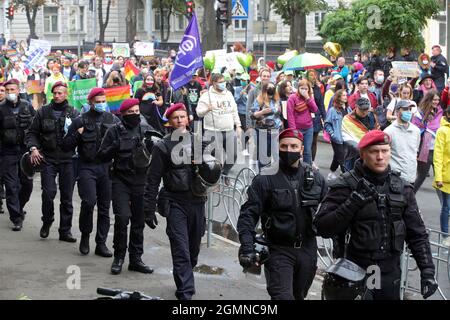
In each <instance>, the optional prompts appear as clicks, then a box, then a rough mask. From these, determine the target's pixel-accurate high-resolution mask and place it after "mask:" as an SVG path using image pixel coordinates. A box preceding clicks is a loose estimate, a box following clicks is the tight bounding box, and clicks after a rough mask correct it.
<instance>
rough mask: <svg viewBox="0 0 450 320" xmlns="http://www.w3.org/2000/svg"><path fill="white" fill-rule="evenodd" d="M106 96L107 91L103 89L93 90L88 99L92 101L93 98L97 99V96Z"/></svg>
mask: <svg viewBox="0 0 450 320" xmlns="http://www.w3.org/2000/svg"><path fill="white" fill-rule="evenodd" d="M104 95H106V93H105V89H103V88H93V89H92V90H91V92H89V95H88V97H87V98H88V100H91V99H93V98H95V97H97V96H104Z"/></svg>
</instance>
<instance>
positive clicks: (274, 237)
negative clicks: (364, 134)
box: [237, 129, 326, 300]
mask: <svg viewBox="0 0 450 320" xmlns="http://www.w3.org/2000/svg"><path fill="white" fill-rule="evenodd" d="M302 154H303V135H302V133H301V132H300V131H299V130H296V129H287V130H284V131H283V132H281V133H280V136H279V158H280V162H279V163H280V167H279V170H278V172H277V173H276V174H274V175H264V174H263V173H264V171H265V170H263V172H262V173H261V174H260V175H258V176H256V177H255V179H254V180H253V182H252V185H251V186H250V188H249V189H248V200H247V202H246V203H245V204H244V205H243V206H242V207H241V214H240V216H239V220H238V223H237V230H238V233H239V240H240V243H241V247H240V249H239V263H240V264H241V266H242V267H244V268H245V269H247V268H250V267H252V266H254V265H255V264H257V263H259V262H258V259H257V253H256V251H255V245H254V243H255V233H256V232H255V228H256V226H257V224H258V221H259V220H260V219H261V226H262V228H263V232H264V234H263V236H264V238H265V240H266V241H267V242H268V247H269V253H270V255H269V259H268V260H267V262H266V263H265V265H264V266H265V269H264V274H265V275H266V281H267V291H268V292H269V294H270V296H271V298H272V299H273V300H294V299H295V300H303V299H305V297H306V295H307V294H308V290H309V288H310V287H311V284H312V282H313V279H314V276H315V274H316V269H317V266H316V265H317V254H316V252H317V242H316V237H315V234H314V232H313V230H312V218H313V214H314V212H315V210H316V209H317V206H318V205H319V202H320V201H321V200H322V199H323V197H324V195H325V192H326V186H325V181H324V178H323V177H322V176H321V175H320V174H319V173H318V172H316V171H314V170H313V169H312V168H311V167H310V166H309V165H308V164H305V163H304V162H303V161H301V157H302Z"/></svg>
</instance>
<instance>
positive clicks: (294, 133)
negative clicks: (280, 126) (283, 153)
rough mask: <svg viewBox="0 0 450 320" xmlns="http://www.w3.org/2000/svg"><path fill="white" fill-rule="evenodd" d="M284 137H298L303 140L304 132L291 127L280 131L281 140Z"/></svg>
mask: <svg viewBox="0 0 450 320" xmlns="http://www.w3.org/2000/svg"><path fill="white" fill-rule="evenodd" d="M284 138H296V139H298V140H300V141H303V134H302V133H301V132H300V130H297V129H292V128H289V129H286V130H283V131H282V132H281V133H280V136H279V141H281V139H284Z"/></svg>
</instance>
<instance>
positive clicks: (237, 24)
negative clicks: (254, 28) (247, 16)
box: [234, 19, 247, 30]
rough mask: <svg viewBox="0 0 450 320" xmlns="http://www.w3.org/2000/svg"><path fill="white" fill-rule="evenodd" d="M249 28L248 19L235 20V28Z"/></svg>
mask: <svg viewBox="0 0 450 320" xmlns="http://www.w3.org/2000/svg"><path fill="white" fill-rule="evenodd" d="M245 29H247V20H238V19H236V20H234V30H245Z"/></svg>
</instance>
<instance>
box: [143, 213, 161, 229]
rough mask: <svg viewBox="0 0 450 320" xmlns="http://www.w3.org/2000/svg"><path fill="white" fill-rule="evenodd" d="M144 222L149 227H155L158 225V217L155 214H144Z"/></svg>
mask: <svg viewBox="0 0 450 320" xmlns="http://www.w3.org/2000/svg"><path fill="white" fill-rule="evenodd" d="M145 223H146V224H147V225H148V226H149V227H150V229H155V228H156V226H157V225H158V219H157V218H156V214H154V213H153V214H148V215H146V216H145Z"/></svg>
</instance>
